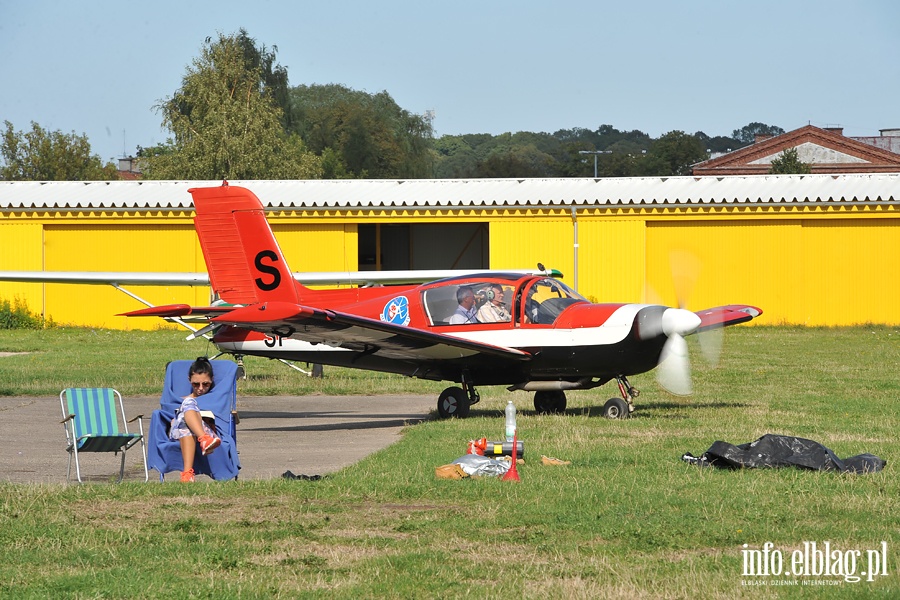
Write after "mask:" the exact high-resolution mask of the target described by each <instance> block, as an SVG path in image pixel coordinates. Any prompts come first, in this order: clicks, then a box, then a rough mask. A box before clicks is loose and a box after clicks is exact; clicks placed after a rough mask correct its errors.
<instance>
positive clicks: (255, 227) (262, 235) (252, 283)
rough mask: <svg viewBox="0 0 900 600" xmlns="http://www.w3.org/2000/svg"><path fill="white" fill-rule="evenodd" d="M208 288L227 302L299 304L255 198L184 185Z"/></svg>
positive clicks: (229, 188)
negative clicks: (204, 262)
mask: <svg viewBox="0 0 900 600" xmlns="http://www.w3.org/2000/svg"><path fill="white" fill-rule="evenodd" d="M188 191H189V192H190V193H191V196H192V197H193V198H194V209H195V211H196V213H197V216H196V217H195V218H194V226H195V227H196V229H197V237H199V238H200V247H201V248H202V249H203V258H204V259H205V260H206V269H207V271H208V272H209V281H210V285H212V289H213V291H214V292H216V293H217V294H218V295H219V297H220V298H222V299H223V300H225V301H226V302H229V303H231V304H253V303H255V302H266V301H282V302H292V303H294V304H297V303H298V300H299V294H298V288H299V287H301V286H300V285H299V284H298V283H296V282H295V281H294V278H293V275H291V270H290V268H288V265H287V262H285V260H284V255H283V254H282V253H281V249H280V248H279V247H278V242H277V241H276V240H275V236H274V235H273V234H272V228H271V227H269V223H268V222H267V221H266V214H265V211H264V209H263V205H262V203H261V202H260V201H259V198H257V197H256V195H255V194H254V193H253V192H251V191H250V190H248V189H245V188H241V187H233V186H228V185H223V186H221V187H212V188H192V189H190V190H188Z"/></svg>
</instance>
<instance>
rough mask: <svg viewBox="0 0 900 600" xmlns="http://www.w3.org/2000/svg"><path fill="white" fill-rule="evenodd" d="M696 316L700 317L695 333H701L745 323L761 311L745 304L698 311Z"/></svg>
mask: <svg viewBox="0 0 900 600" xmlns="http://www.w3.org/2000/svg"><path fill="white" fill-rule="evenodd" d="M696 314H697V316H698V317H700V326H699V327H697V330H696V331H697V332H701V331H706V330H708V329H716V328H718V327H728V326H729V325H737V324H738V323H746V322H747V321H750V320H751V319H755V318H756V317H758V316H759V315H761V314H762V310H761V309H759V308H757V307H755V306H749V305H746V304H729V305H727V306H716V307H715V308H707V309H706V310H698V311H697V313H696Z"/></svg>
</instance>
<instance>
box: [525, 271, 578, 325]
mask: <svg viewBox="0 0 900 600" xmlns="http://www.w3.org/2000/svg"><path fill="white" fill-rule="evenodd" d="M516 302H517V304H518V302H519V299H518V298H517V299H516ZM579 302H588V300H587V299H586V298H584V296H582V295H581V294H579V293H578V292H576V291H575V290H573V289H572V288H570V287H569V286H567V285H566V284H564V283H563V282H562V281H559V280H557V279H551V278H549V277H544V278H541V279H538V280H537V281H535V282H533V283H532V284H531V285H530V286H526V290H525V315H524V316H525V321H526V322H531V323H535V324H539V325H552V324H553V323H554V322H555V321H556V319H557V317H559V315H560V314H562V311H563V310H565V309H566V308H568V307H569V306H571V305H573V304H576V303H579Z"/></svg>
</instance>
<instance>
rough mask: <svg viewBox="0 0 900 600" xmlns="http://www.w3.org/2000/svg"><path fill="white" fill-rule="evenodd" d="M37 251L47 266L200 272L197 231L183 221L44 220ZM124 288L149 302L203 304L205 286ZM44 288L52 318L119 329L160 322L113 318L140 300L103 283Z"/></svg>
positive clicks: (206, 293) (206, 299)
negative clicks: (129, 222)
mask: <svg viewBox="0 0 900 600" xmlns="http://www.w3.org/2000/svg"><path fill="white" fill-rule="evenodd" d="M43 254H44V268H45V270H47V271H85V270H91V271H160V272H178V271H185V272H198V271H199V272H203V271H206V265H205V263H204V262H203V254H202V253H201V251H200V244H199V242H198V241H197V234H196V233H195V232H194V228H193V227H192V226H191V225H187V224H184V225H176V224H169V225H140V224H115V223H110V224H95V223H91V224H84V225H82V224H65V225H63V224H59V225H57V224H48V225H46V226H45V227H44V244H43ZM124 287H126V288H128V289H129V290H130V291H132V292H133V293H135V294H137V295H138V296H140V297H141V298H143V299H144V300H147V301H148V302H151V303H152V304H154V305H158V304H173V303H182V302H183V303H188V304H193V305H205V304H208V303H209V288H207V287H203V288H189V287H181V286H171V287H170V286H124ZM44 288H45V290H44V295H45V298H46V306H45V308H46V314H47V315H48V316H50V317H52V318H53V320H54V321H56V322H57V323H62V324H69V323H71V324H75V325H93V326H97V327H114V328H120V329H124V328H129V329H136V328H141V329H151V328H156V327H158V326H159V324H160V321H157V322H156V323H150V322H149V321H151V320H152V319H128V318H126V317H116V316H115V315H116V314H118V313H121V312H125V311H129V310H136V309H138V308H143V307H144V305H143V304H141V303H140V302H138V301H137V300H135V299H133V298H129V297H128V296H126V295H125V294H123V293H122V292H120V291H118V290H116V289H115V288H113V287H111V286H108V285H74V284H46V285H45V286H44ZM29 305H30V306H33V305H32V304H31V303H29ZM32 310H34V309H32ZM144 321H148V322H144Z"/></svg>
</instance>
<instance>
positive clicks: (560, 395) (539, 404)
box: [534, 390, 566, 415]
mask: <svg viewBox="0 0 900 600" xmlns="http://www.w3.org/2000/svg"><path fill="white" fill-rule="evenodd" d="M534 410H536V411H537V412H538V414H542V415H543V414H551V413H561V412H565V410H566V393H565V392H564V391H562V390H552V391H547V390H542V391H540V392H535V393H534Z"/></svg>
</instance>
